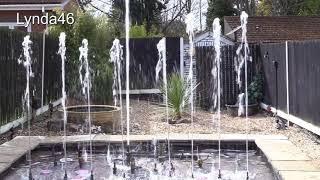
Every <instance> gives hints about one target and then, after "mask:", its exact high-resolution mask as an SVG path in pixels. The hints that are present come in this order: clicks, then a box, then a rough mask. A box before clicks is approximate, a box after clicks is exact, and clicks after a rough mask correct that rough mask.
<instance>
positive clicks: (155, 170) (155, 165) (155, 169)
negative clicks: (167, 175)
mask: <svg viewBox="0 0 320 180" xmlns="http://www.w3.org/2000/svg"><path fill="white" fill-rule="evenodd" d="M153 172H158V169H157V163H154V168H153Z"/></svg>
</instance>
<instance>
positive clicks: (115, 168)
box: [112, 161, 117, 175]
mask: <svg viewBox="0 0 320 180" xmlns="http://www.w3.org/2000/svg"><path fill="white" fill-rule="evenodd" d="M112 170H113V175H116V174H117V166H116V162H115V161H114V162H113V169H112Z"/></svg>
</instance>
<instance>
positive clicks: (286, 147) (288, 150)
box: [255, 140, 311, 161]
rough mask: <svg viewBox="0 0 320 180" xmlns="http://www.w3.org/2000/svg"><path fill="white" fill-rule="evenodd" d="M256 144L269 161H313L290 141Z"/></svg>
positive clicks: (260, 141) (257, 142) (269, 141)
mask: <svg viewBox="0 0 320 180" xmlns="http://www.w3.org/2000/svg"><path fill="white" fill-rule="evenodd" d="M255 142H256V144H257V146H258V147H259V148H260V149H261V150H262V152H263V153H264V154H265V155H266V157H267V158H268V160H269V161H308V160H311V158H310V157H308V156H307V155H306V154H305V153H303V152H301V151H300V150H299V149H298V148H297V147H296V146H295V145H294V144H293V143H291V142H290V141H289V140H256V141H255Z"/></svg>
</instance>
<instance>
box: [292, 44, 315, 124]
mask: <svg viewBox="0 0 320 180" xmlns="http://www.w3.org/2000/svg"><path fill="white" fill-rule="evenodd" d="M288 46H289V96H290V97H289V102H290V105H289V107H290V114H293V115H294V116H297V117H299V118H301V119H303V120H305V121H307V122H309V123H311V124H314V125H317V126H318V127H320V118H319V117H320V110H319V102H320V78H319V77H320V60H319V57H320V41H304V42H289V45H288Z"/></svg>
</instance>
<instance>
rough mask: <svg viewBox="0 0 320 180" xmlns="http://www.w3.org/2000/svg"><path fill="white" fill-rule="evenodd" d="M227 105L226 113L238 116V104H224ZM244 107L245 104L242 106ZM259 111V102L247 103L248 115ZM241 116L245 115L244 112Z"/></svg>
mask: <svg viewBox="0 0 320 180" xmlns="http://www.w3.org/2000/svg"><path fill="white" fill-rule="evenodd" d="M226 107H227V113H228V114H229V115H231V116H238V109H239V105H238V104H236V105H228V104H227V105H226ZM244 108H245V106H244ZM258 111H259V104H249V105H248V116H252V115H255V114H257V113H258ZM241 116H245V114H243V115H241Z"/></svg>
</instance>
